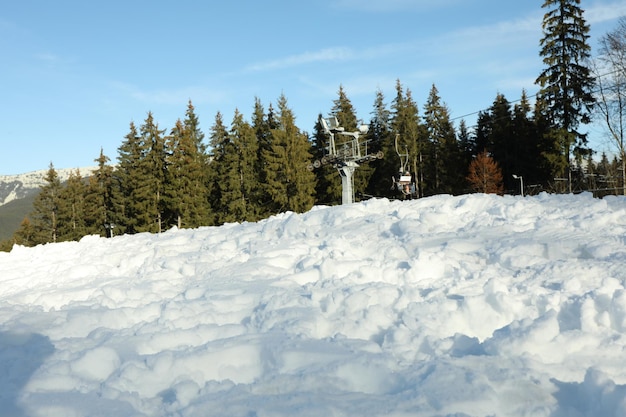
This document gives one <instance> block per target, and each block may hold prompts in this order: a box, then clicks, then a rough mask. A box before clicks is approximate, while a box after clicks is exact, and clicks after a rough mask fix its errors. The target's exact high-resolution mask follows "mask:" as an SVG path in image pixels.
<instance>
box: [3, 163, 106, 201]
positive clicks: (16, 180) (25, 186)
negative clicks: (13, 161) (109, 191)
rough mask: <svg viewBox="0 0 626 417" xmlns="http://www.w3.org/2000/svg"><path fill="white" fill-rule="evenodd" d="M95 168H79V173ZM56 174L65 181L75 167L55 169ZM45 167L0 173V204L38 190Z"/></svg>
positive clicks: (45, 172)
mask: <svg viewBox="0 0 626 417" xmlns="http://www.w3.org/2000/svg"><path fill="white" fill-rule="evenodd" d="M94 169H95V168H93V167H91V168H80V169H79V172H80V173H81V175H83V176H85V175H89V174H91V172H92V171H93V170H94ZM56 171H57V174H58V176H59V180H60V181H61V182H65V181H67V179H68V178H69V177H70V174H71V173H72V172H76V168H63V169H57V170H56ZM47 173H48V170H47V169H44V170H39V171H33V172H27V173H25V174H18V175H0V206H2V205H3V204H7V203H9V202H11V201H14V200H17V199H20V198H24V197H27V196H28V195H31V194H36V193H37V192H39V188H40V187H41V186H42V185H45V183H46V181H45V180H44V178H45V176H46V174H47Z"/></svg>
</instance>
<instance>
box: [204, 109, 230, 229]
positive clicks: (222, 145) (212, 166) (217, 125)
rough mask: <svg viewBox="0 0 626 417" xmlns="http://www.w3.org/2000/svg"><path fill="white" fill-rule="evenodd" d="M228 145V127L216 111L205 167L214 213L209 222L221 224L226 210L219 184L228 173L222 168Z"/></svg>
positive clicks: (224, 164)
mask: <svg viewBox="0 0 626 417" xmlns="http://www.w3.org/2000/svg"><path fill="white" fill-rule="evenodd" d="M230 146H231V145H230V135H229V134H228V129H227V128H226V126H225V125H224V121H223V117H222V114H221V113H220V112H217V114H216V115H215V122H214V123H213V126H211V135H210V140H209V147H210V161H211V162H210V163H209V165H208V169H207V175H208V178H207V180H208V185H209V186H208V192H209V203H210V206H211V213H213V214H214V215H213V217H212V219H211V220H210V223H209V224H216V225H217V224H221V221H220V217H222V216H223V215H224V213H225V211H226V208H225V207H223V206H222V205H221V204H222V201H223V199H222V188H223V185H221V183H222V182H223V181H226V178H227V177H228V175H230V174H229V173H228V172H227V171H226V169H225V168H224V167H225V166H226V165H227V161H226V160H225V158H226V155H227V153H228V152H229V150H228V148H229V147H230Z"/></svg>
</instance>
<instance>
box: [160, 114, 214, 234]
mask: <svg viewBox="0 0 626 417" xmlns="http://www.w3.org/2000/svg"><path fill="white" fill-rule="evenodd" d="M188 114H189V113H188ZM198 131H199V129H198V126H197V121H196V122H193V123H192V122H190V121H188V122H187V123H185V122H182V121H181V120H180V119H179V120H177V121H176V125H175V127H174V128H173V129H172V131H171V133H170V135H169V136H167V137H166V139H165V146H166V149H167V156H166V158H167V159H166V162H167V169H166V175H165V183H164V185H163V205H164V218H165V222H166V224H167V225H176V226H177V227H178V228H182V227H191V228H193V227H199V226H202V225H204V224H207V223H208V221H209V216H208V205H209V203H208V192H207V182H206V165H205V161H206V156H205V154H204V153H203V151H202V149H203V145H202V143H201V142H200V141H198V140H197V136H198Z"/></svg>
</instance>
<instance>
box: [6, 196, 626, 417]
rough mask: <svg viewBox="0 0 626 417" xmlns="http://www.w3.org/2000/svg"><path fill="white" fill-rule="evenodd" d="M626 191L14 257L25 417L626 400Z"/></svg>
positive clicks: (546, 407)
mask: <svg viewBox="0 0 626 417" xmlns="http://www.w3.org/2000/svg"><path fill="white" fill-rule="evenodd" d="M625 261H626V200H625V199H623V198H607V199H604V200H596V199H593V198H592V197H591V196H588V195H580V196H550V195H545V194H544V195H541V196H538V197H532V198H523V199H522V198H519V197H496V196H487V195H469V196H461V197H450V196H438V197H432V198H428V199H422V200H417V201H411V202H389V201H387V200H370V201H367V202H364V203H360V204H354V205H350V206H340V207H332V208H327V207H318V208H314V209H313V210H312V211H310V212H308V213H305V214H302V215H296V214H293V213H285V214H282V215H278V216H275V217H273V218H271V219H268V220H266V221H262V222H259V223H255V224H229V225H225V226H223V227H215V228H200V229H197V230H172V231H169V232H167V233H164V234H161V235H149V234H141V235H135V236H120V237H116V238H113V239H102V238H97V237H86V238H84V239H83V240H82V241H81V242H74V243H60V244H53V245H45V246H39V247H36V248H22V247H16V248H14V249H13V251H12V252H11V253H8V254H7V253H0V409H5V410H9V413H12V414H13V415H15V416H59V417H72V416H85V415H89V416H121V417H124V416H144V415H145V416H166V415H168V416H169V415H175V416H184V417H187V416H224V415H229V416H291V415H296V414H297V415H300V416H320V415H326V416H333V415H334V416H382V415H386V416H409V415H410V416H434V415H437V416H530V415H532V416H546V417H548V416H550V417H561V416H574V415H580V416H598V415H602V416H624V415H626V399H625V397H626V385H625V384H626V368H625V367H624V350H625V348H626V340H625V338H624V336H625V332H626V291H625V285H624V283H625V279H626V268H625Z"/></svg>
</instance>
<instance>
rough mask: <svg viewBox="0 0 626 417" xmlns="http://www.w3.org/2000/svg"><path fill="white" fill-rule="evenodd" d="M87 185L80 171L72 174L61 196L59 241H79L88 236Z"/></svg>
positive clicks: (62, 189)
mask: <svg viewBox="0 0 626 417" xmlns="http://www.w3.org/2000/svg"><path fill="white" fill-rule="evenodd" d="M86 194H87V185H86V184H85V182H84V180H83V177H82V175H81V174H80V171H79V170H76V171H73V172H71V173H70V176H69V178H68V180H67V183H66V184H65V186H64V187H62V188H61V192H60V194H59V210H58V216H57V217H58V224H59V228H58V237H57V240H58V241H67V240H79V239H80V238H81V237H83V236H85V235H86V234H87V222H86V219H85V196H86Z"/></svg>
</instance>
